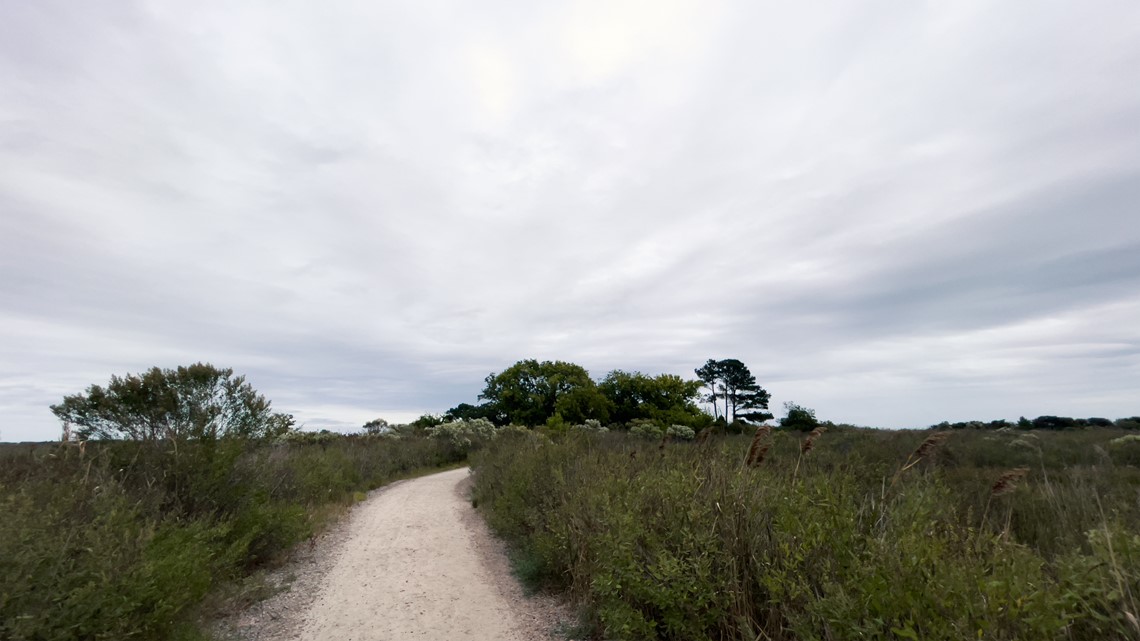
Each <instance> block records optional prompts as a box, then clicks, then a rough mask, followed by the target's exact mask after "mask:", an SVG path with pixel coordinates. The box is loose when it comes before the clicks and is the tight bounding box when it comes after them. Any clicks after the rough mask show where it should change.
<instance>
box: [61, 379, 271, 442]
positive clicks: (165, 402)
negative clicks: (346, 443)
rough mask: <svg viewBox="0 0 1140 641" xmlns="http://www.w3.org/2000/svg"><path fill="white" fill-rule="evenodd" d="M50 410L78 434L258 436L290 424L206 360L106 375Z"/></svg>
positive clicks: (132, 437)
mask: <svg viewBox="0 0 1140 641" xmlns="http://www.w3.org/2000/svg"><path fill="white" fill-rule="evenodd" d="M51 411H52V413H54V414H55V415H56V416H57V417H59V419H60V420H61V421H63V422H64V423H65V424H66V425H68V426H71V425H74V426H77V427H78V430H77V431H76V434H77V436H78V437H79V438H81V439H130V440H138V441H155V440H173V439H198V440H213V439H217V438H222V437H237V438H260V437H265V436H274V435H279V434H284V433H285V432H287V431H289V429H290V428H291V427H292V426H293V417H292V416H291V415H288V414H279V413H275V412H273V411H272V410H271V408H270V403H269V401H267V400H266V399H265V397H264V396H262V395H260V394H258V393H257V392H256V391H254V389H253V387H252V386H250V384H249V383H247V382H246V381H245V377H244V376H234V372H233V370H232V369H219V368H217V367H214V366H213V365H210V364H208V363H195V364H193V365H190V366H185V367H179V368H177V369H160V368H158V367H152V368H151V369H150V370H148V371H147V372H145V373H143V374H138V375H135V374H127V375H126V376H123V377H119V376H112V377H111V381H110V382H109V383H108V384H107V386H106V387H102V386H99V385H92V386H90V387H88V388H87V391H86V392H85V393H83V394H74V395H71V396H65V397H64V398H63V401H62V402H61V403H59V404H58V405H52V406H51Z"/></svg>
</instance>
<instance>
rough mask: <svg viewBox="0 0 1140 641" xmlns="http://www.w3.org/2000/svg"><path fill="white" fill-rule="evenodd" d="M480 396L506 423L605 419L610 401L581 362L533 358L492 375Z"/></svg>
mask: <svg viewBox="0 0 1140 641" xmlns="http://www.w3.org/2000/svg"><path fill="white" fill-rule="evenodd" d="M485 382H486V387H485V388H484V389H483V392H482V393H481V394H480V395H479V399H480V400H483V401H485V402H486V404H488V405H491V406H492V407H493V408H494V410H495V412H496V415H497V417H498V418H499V419H500V420H501V421H504V422H509V423H518V424H520V425H540V424H542V423H545V422H546V421H547V420H549V419H551V418H554V417H558V418H560V419H561V420H563V421H567V422H570V423H582V422H584V421H585V420H586V419H591V418H592V419H596V420H599V421H602V422H606V421H608V420H609V417H610V404H609V401H608V400H607V399H606V397H605V396H603V395H602V394H601V392H599V391H598V386H597V384H596V383H594V381H593V379H591V378H590V374H589V372H587V371H586V370H585V369H584V368H582V367H581V366H580V365H575V364H574V363H567V362H564V361H542V362H539V361H537V360H534V359H530V360H523V361H519V362H517V363H515V364H514V365H512V366H510V367H508V368H507V369H505V370H503V371H502V372H500V373H498V374H489V375H488V376H487V378H486V379H485Z"/></svg>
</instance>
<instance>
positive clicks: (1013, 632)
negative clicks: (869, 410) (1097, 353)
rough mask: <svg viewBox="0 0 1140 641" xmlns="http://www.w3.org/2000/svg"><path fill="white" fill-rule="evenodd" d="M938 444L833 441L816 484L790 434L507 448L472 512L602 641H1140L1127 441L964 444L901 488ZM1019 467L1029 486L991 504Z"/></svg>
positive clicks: (923, 435) (478, 482) (486, 461)
mask: <svg viewBox="0 0 1140 641" xmlns="http://www.w3.org/2000/svg"><path fill="white" fill-rule="evenodd" d="M633 431H634V430H631V432H633ZM644 431H649V430H648V429H645V430H644ZM930 436H931V434H930V433H929V432H917V433H916V432H888V431H876V430H865V429H854V428H848V429H842V430H835V431H834V432H832V433H828V434H827V436H826V438H821V439H818V440H817V441H816V442H815V447H814V449H813V450H812V452H811V463H810V464H809V465H802V466H800V467H799V469H798V471H797V469H796V468H797V460H798V458H799V456H800V452H801V449H802V447H803V439H802V438H800V437H799V436H798V435H797V434H793V433H788V432H782V431H781V432H776V433H773V434H770V435H768V436H767V438H768V439H770V440H769V441H766V442H765V443H766V445H769V444H770V450H769V451H768V452H767V454H768V455H767V458H766V459H765V462H764V464H763V465H761V466H755V467H749V466H746V465H742V461H743V459H744V456H745V452H746V451H747V450H748V447H749V445H750V442H751V439H750V438H749V437H747V436H742V437H735V436H728V437H724V438H721V439H716V440H710V441H707V442H706V445H705V446H703V447H699V448H696V447H693V448H690V447H677V448H664V449H659V448H658V446H657V444H655V443H651V442H646V441H645V440H642V439H639V438H637V435H636V434H630V435H628V436H627V435H622V434H606V435H591V434H582V435H581V436H580V437H578V438H565V439H560V440H558V441H556V442H551V443H537V442H534V443H526V444H523V443H522V442H508V441H506V440H500V441H496V442H495V443H493V444H491V445H490V446H489V447H488V448H487V449H486V450H484V451H482V452H480V453H479V454H478V456H477V457H476V459H475V469H476V473H475V488H474V499H475V501H476V502H477V503H478V505H479V507H480V509H481V510H483V511H484V513H485V514H486V516H487V520H488V523H489V524H490V525H491V526H492V527H493V528H494V529H495V531H496V532H498V533H499V534H500V535H502V536H503V537H504V538H506V539H507V541H508V542H509V543H510V544H511V546H512V548H513V549H514V550H515V553H516V555H517V556H518V558H520V559H525V566H526V569H527V570H526V573H527V576H528V577H529V578H530V580H531V581H533V582H534V583H536V584H538V585H545V586H547V587H549V588H552V589H558V590H564V591H566V592H568V593H569V595H570V596H571V597H572V598H573V599H575V600H579V601H581V602H583V603H585V604H586V606H587V608H588V610H587V612H588V620H589V622H590V624H591V625H592V626H593V627H594V628H595V629H594V633H595V634H596V635H597V636H599V637H601V638H621V639H645V640H653V639H697V638H700V639H705V638H707V639H725V640H744V639H748V640H752V639H756V638H763V639H771V640H773V641H792V640H793V639H834V640H837V641H843V640H851V641H855V640H856V639H859V640H862V639H882V640H884V641H885V640H887V639H891V640H894V639H900V638H912V639H924V640H925V639H932V640H945V641H950V640H957V639H962V638H985V639H997V640H1013V639H1054V640H1056V641H1061V640H1065V641H1085V640H1087V641H1093V640H1099V639H1118V638H1119V639H1123V638H1131V637H1132V636H1135V634H1136V629H1135V628H1134V627H1132V626H1133V624H1132V623H1131V620H1130V619H1129V617H1130V616H1135V613H1134V608H1135V599H1136V595H1140V536H1138V535H1136V534H1135V532H1137V531H1140V504H1137V503H1136V501H1135V496H1136V490H1137V488H1138V487H1140V470H1137V469H1136V468H1133V467H1130V466H1120V467H1114V466H1107V467H1105V466H1104V464H1103V461H1102V460H1101V458H1100V455H1098V454H1097V453H1096V452H1095V451H1094V448H1095V447H1099V446H1101V445H1105V444H1107V449H1108V450H1109V451H1113V450H1114V448H1116V447H1121V445H1115V446H1114V445H1112V444H1111V443H1110V441H1112V440H1113V439H1114V438H1116V437H1118V436H1120V432H1119V431H1111V432H1108V431H1096V430H1088V431H1058V432H1050V433H1047V434H1044V435H1042V436H1040V437H1039V438H1037V439H1031V440H1034V441H1035V445H1036V447H1035V448H1026V447H1011V446H1010V444H1011V443H1012V442H1013V441H1015V440H1016V439H1018V437H1022V436H1023V435H1022V434H1017V433H1001V432H994V431H989V430H985V431H972V430H968V431H963V432H957V433H955V434H954V435H953V436H951V437H949V438H946V437H941V438H939V439H938V442H939V449H938V452H937V454H938V455H937V456H925V455H924V456H923V458H922V460H923V464H922V465H921V466H918V465H912V466H911V467H912V468H913V469H912V470H911V471H909V472H908V473H907V474H904V475H898V476H897V481H893V479H894V478H895V477H896V475H897V473H898V471H899V470H900V468H902V467H904V466H905V465H906V462H907V461H908V460H912V459H913V457H914V456H915V453H916V452H922V451H924V449H926V450H929V448H923V447H922V443H923V442H924V440H925V441H929V440H930V439H929V437H930ZM1132 442H1133V441H1132V440H1130V439H1129V440H1125V441H1123V442H1122V443H1123V445H1124V446H1128V445H1129V444H1131V443H1132ZM925 454H929V451H926V452H925ZM908 457H911V459H908ZM927 459H929V460H927ZM1093 466H1096V467H1093ZM1027 467H1031V468H1032V469H1026V468H1027ZM1011 470H1015V471H1016V474H1017V476H1018V479H1019V481H1018V483H1017V485H1016V486H1013V485H1010V484H1009V483H1006V484H1004V485H1002V489H1001V491H998V490H995V487H997V486H998V485H999V483H998V482H999V480H1000V479H1001V478H1003V477H1006V478H1010V477H1009V473H1010V471H1011ZM1024 475H1027V476H1024ZM1006 490H1009V491H1008V492H1007V491H1006ZM1101 508H1103V512H1102V510H1101ZM1106 515H1107V516H1106ZM1110 543H1111V545H1110Z"/></svg>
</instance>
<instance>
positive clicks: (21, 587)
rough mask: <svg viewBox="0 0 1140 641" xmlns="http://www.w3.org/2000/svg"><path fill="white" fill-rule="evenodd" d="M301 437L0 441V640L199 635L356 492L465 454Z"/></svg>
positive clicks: (422, 442)
mask: <svg viewBox="0 0 1140 641" xmlns="http://www.w3.org/2000/svg"><path fill="white" fill-rule="evenodd" d="M301 436H302V437H303V438H299V439H292V440H289V441H281V442H272V443H271V442H264V441H249V440H228V439H219V440H217V441H212V442H189V441H184V442H170V441H158V442H129V441H127V442H105V443H97V442H90V443H84V444H79V443H75V442H71V443H64V444H59V443H57V444H41V445H4V446H0V514H2V515H3V518H0V639H5V640H8V639H11V640H29V641H30V640H36V641H49V640H50V641H65V640H71V639H76V640H78V639H107V640H116V641H118V640H126V639H154V640H160V639H200V638H204V636H203V634H202V633H201V632H200V630H201V626H200V625H199V622H200V620H201V619H203V618H205V617H208V616H210V615H211V614H212V613H213V612H216V610H217V609H219V608H233V607H240V606H241V604H242V602H243V600H248V599H251V598H257V597H258V594H257V593H256V589H255V588H256V585H255V582H249V581H246V582H244V583H243V581H242V580H243V578H245V577H248V576H249V575H250V574H251V573H255V572H257V570H258V569H259V568H261V567H264V566H265V565H266V564H267V563H270V562H272V561H274V560H275V559H276V558H277V557H279V556H280V555H281V554H282V552H283V551H285V550H287V549H288V548H289V547H290V546H291V545H293V544H295V543H297V542H299V541H302V540H304V539H305V538H306V537H308V536H310V535H311V534H312V533H313V532H314V531H316V530H317V529H319V528H320V527H321V525H322V524H323V523H324V522H326V521H327V520H328V519H329V518H331V517H332V516H334V515H335V514H337V513H339V512H340V511H341V510H343V508H344V506H346V505H348V504H350V503H351V502H352V501H354V500H355V499H358V498H361V497H363V494H362V493H363V492H364V491H366V490H369V489H372V488H375V487H377V486H379V485H382V484H384V483H387V482H389V481H391V480H394V479H396V478H399V477H402V476H407V475H409V474H414V473H416V472H417V471H421V470H424V469H436V468H439V467H441V466H446V465H449V464H453V463H456V462H458V461H461V460H463V459H464V457H465V456H466V451H465V450H464V449H463V448H461V447H456V446H455V444H453V443H452V442H450V441H447V440H442V439H433V438H426V437H416V438H402V439H389V438H382V437H364V436H354V437H342V436H334V435H319V436H318V435H301ZM250 586H252V588H251V587H250Z"/></svg>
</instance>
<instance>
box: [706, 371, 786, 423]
mask: <svg viewBox="0 0 1140 641" xmlns="http://www.w3.org/2000/svg"><path fill="white" fill-rule="evenodd" d="M694 371H695V372H696V374H697V377H698V378H699V379H700V380H701V382H702V383H703V384H704V386H705V387H707V388H708V389H709V394H708V395H707V396H705V397H704V398H703V399H702V400H705V401H706V402H709V403H712V406H713V415H714V416H716V417H718V418H720V417H721V416H723V417H724V419H725V420H726V421H727V422H729V423H732V422H734V421H736V420H738V419H744V420H748V421H756V422H760V421H765V420H768V419H770V418H772V415H771V414H769V413H768V412H767V411H765V410H767V409H768V401H769V399H770V395H769V394H768V392H767V390H765V389H764V388H763V387H760V385H759V384H757V383H756V377H755V376H754V375H753V374H752V372H751V371H749V369H748V367H747V366H746V365H745V364H744V363H742V362H741V361H739V360H737V359H735V358H726V359H724V360H720V361H717V360H713V359H711V358H710V359H709V360H708V361H707V362H706V363H705V364H704V365H702V366H701V367H698V368H697V369H696V370H694ZM719 400H723V402H724V413H723V414H721V413H720V408H719V406H718V404H717V403H718V401H719Z"/></svg>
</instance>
